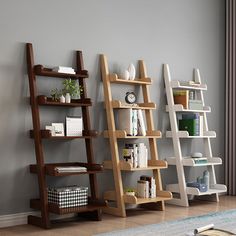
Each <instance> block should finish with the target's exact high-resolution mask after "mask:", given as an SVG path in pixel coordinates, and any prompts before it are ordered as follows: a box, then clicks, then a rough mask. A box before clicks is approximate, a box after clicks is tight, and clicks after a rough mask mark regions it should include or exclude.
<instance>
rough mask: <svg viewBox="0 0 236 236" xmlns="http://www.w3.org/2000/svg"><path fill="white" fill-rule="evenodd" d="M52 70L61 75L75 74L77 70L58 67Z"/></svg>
mask: <svg viewBox="0 0 236 236" xmlns="http://www.w3.org/2000/svg"><path fill="white" fill-rule="evenodd" d="M52 70H53V71H55V72H59V73H66V74H75V70H74V69H73V68H72V67H66V66H57V67H54V68H53V69H52Z"/></svg>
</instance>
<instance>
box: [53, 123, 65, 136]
mask: <svg viewBox="0 0 236 236" xmlns="http://www.w3.org/2000/svg"><path fill="white" fill-rule="evenodd" d="M52 127H53V128H54V134H55V135H54V136H65V130H64V123H52Z"/></svg>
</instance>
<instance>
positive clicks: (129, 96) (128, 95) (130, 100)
mask: <svg viewBox="0 0 236 236" xmlns="http://www.w3.org/2000/svg"><path fill="white" fill-rule="evenodd" d="M125 101H126V102H127V103H130V104H132V103H135V102H136V95H135V93H133V92H128V93H126V96H125Z"/></svg>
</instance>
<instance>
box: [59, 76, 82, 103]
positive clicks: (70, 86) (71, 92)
mask: <svg viewBox="0 0 236 236" xmlns="http://www.w3.org/2000/svg"><path fill="white" fill-rule="evenodd" d="M62 85H63V89H62V92H63V94H64V95H65V96H66V100H67V99H68V98H69V96H70V97H73V98H77V99H78V98H80V94H81V92H82V91H83V88H82V87H81V86H80V85H79V83H78V81H77V80H72V79H65V80H64V81H63V82H62Z"/></svg>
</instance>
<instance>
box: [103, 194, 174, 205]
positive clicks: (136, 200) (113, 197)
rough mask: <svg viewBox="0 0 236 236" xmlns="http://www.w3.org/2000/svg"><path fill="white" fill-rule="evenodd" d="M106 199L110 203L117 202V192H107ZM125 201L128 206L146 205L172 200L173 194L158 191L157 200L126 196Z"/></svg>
mask: <svg viewBox="0 0 236 236" xmlns="http://www.w3.org/2000/svg"><path fill="white" fill-rule="evenodd" d="M104 199H106V200H110V201H116V193H115V191H107V192H105V194H104ZM123 199H124V202H125V203H127V204H145V203H150V202H159V201H166V200H171V199H172V193H171V192H168V191H158V192H157V197H155V198H138V197H136V196H130V195H126V194H124V196H123Z"/></svg>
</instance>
